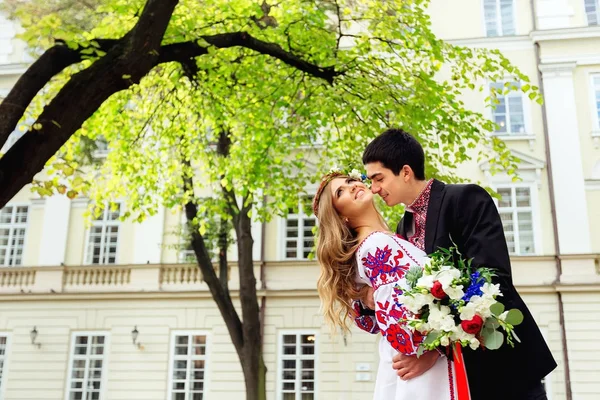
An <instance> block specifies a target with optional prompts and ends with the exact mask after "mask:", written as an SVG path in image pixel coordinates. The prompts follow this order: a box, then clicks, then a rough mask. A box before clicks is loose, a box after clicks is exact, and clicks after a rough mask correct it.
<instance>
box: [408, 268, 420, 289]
mask: <svg viewBox="0 0 600 400" xmlns="http://www.w3.org/2000/svg"><path fill="white" fill-rule="evenodd" d="M422 276H423V268H421V267H419V266H413V267H412V268H411V269H409V270H408V271H407V272H406V275H404V277H405V279H406V283H408V285H409V286H410V287H411V288H414V287H415V286H416V285H417V281H418V280H419V278H421V277H422Z"/></svg>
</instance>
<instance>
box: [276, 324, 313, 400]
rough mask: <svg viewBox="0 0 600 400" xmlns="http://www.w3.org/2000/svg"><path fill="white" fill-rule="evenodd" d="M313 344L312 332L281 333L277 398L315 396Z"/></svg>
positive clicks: (301, 399) (309, 398) (308, 399)
mask: <svg viewBox="0 0 600 400" xmlns="http://www.w3.org/2000/svg"><path fill="white" fill-rule="evenodd" d="M315 344H316V336H315V334H313V333H291V334H282V335H281V350H280V351H281V357H280V360H279V368H278V370H279V372H278V376H279V382H280V384H279V388H278V400H313V399H314V398H315V393H316V391H315V361H316V360H315V354H316V352H315Z"/></svg>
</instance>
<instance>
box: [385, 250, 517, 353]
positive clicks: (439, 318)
mask: <svg viewBox="0 0 600 400" xmlns="http://www.w3.org/2000/svg"><path fill="white" fill-rule="evenodd" d="M493 276H494V273H493V272H492V271H491V270H490V269H488V268H484V267H480V268H473V267H472V266H471V260H465V259H464V258H463V257H462V256H461V255H460V253H458V251H457V250H456V249H455V248H450V249H442V250H439V251H437V252H435V253H433V254H432V255H430V257H429V258H428V259H426V262H425V265H424V268H422V269H421V268H413V269H410V270H408V271H407V273H406V275H405V278H406V283H405V285H404V286H405V287H402V288H400V289H401V294H400V295H399V296H398V299H397V300H398V302H399V303H401V304H403V305H404V307H405V308H406V309H407V310H408V311H410V313H411V314H412V315H411V316H410V317H408V318H407V319H404V320H403V321H401V322H404V323H406V324H407V325H408V326H409V328H411V329H412V330H414V331H418V332H419V333H420V334H421V335H423V336H424V340H423V341H422V343H421V345H420V346H419V349H418V354H422V353H423V351H425V350H433V349H435V348H437V347H438V346H440V345H442V346H449V347H450V348H452V349H454V350H455V351H456V349H457V348H459V347H466V346H470V347H471V348H472V349H474V350H475V349H477V348H478V347H485V348H487V349H489V350H495V349H498V348H500V346H502V344H503V343H504V341H505V337H506V342H507V343H508V345H510V346H514V341H513V340H516V341H518V342H519V338H518V337H517V335H516V334H515V332H514V326H515V325H519V324H520V323H521V322H522V321H523V314H522V313H521V311H519V310H518V309H512V310H505V308H504V305H503V304H502V303H500V302H499V301H498V300H496V299H497V298H498V297H501V296H502V293H501V292H500V285H498V284H493V283H492V277H493ZM501 330H502V331H504V335H503V334H502V332H501Z"/></svg>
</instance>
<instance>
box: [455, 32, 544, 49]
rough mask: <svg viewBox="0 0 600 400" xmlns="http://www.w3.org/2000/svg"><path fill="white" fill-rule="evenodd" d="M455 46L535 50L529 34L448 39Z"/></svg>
mask: <svg viewBox="0 0 600 400" xmlns="http://www.w3.org/2000/svg"><path fill="white" fill-rule="evenodd" d="M447 42H448V43H451V44H453V45H455V46H465V47H475V48H494V49H498V50H500V51H514V50H533V42H532V41H531V38H530V37H529V36H493V37H478V38H468V39H451V40H447Z"/></svg>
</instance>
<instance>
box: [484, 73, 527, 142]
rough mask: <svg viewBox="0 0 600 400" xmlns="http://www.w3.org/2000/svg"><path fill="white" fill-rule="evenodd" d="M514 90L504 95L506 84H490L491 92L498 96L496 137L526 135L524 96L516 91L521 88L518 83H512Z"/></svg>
mask: <svg viewBox="0 0 600 400" xmlns="http://www.w3.org/2000/svg"><path fill="white" fill-rule="evenodd" d="M510 85H512V86H513V87H514V90H513V91H511V92H509V93H508V94H503V91H504V87H505V83H504V82H495V83H492V84H490V90H493V91H494V92H495V94H496V98H497V100H498V104H497V105H496V108H495V109H494V110H493V121H494V122H495V123H496V125H497V126H496V131H495V133H496V135H525V134H526V133H527V132H526V129H525V110H524V107H523V94H522V93H521V92H520V91H516V90H517V89H520V88H521V84H520V83H518V82H510Z"/></svg>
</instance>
